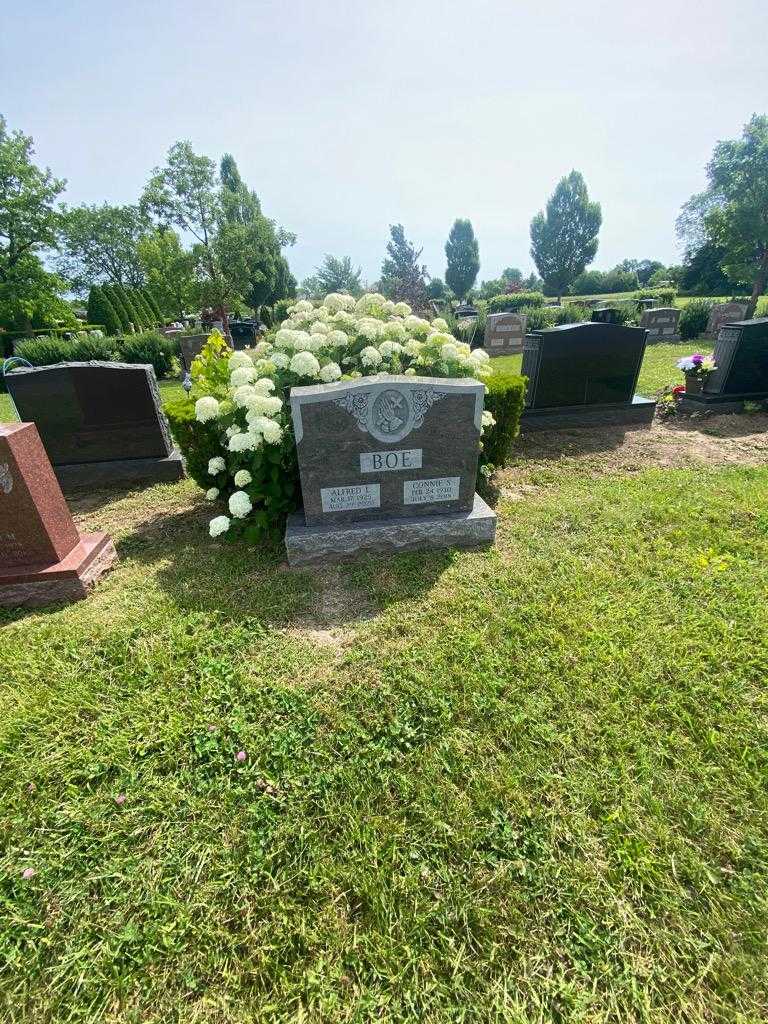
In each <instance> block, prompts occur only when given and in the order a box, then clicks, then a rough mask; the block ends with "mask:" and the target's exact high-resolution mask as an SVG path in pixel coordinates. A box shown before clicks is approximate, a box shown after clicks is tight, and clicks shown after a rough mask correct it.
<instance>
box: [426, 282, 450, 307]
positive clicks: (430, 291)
mask: <svg viewBox="0 0 768 1024" xmlns="http://www.w3.org/2000/svg"><path fill="white" fill-rule="evenodd" d="M448 294H449V293H448V289H447V288H446V286H445V282H444V281H441V280H440V278H439V277H433V278H430V281H429V284H428V285H427V295H428V296H429V298H430V299H434V300H435V301H436V302H442V301H444V300H445V299H447V298H448Z"/></svg>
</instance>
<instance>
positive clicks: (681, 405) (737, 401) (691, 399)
mask: <svg viewBox="0 0 768 1024" xmlns="http://www.w3.org/2000/svg"><path fill="white" fill-rule="evenodd" d="M745 402H768V392H763V393H762V394H757V395H754V394H753V395H728V394H725V395H723V394H720V395H711V394H707V393H706V392H702V394H700V395H685V396H684V397H683V398H681V399H680V400H679V402H678V405H677V408H678V409H679V410H680V412H684V413H689V414H690V413H694V412H697V413H701V412H711V413H714V414H715V415H718V416H719V415H720V414H721V413H729V412H744V403H745Z"/></svg>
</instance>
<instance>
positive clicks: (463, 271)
mask: <svg viewBox="0 0 768 1024" xmlns="http://www.w3.org/2000/svg"><path fill="white" fill-rule="evenodd" d="M445 258H446V260H447V264H448V265H447V266H446V269H445V283H446V284H447V285H448V287H449V288H450V289H451V291H452V292H453V293H454V294H455V295H456V296H457V297H458V298H459V299H463V298H464V297H465V296H466V294H467V292H468V291H470V289H471V288H472V286H473V285H474V283H475V281H476V280H477V273H478V271H479V270H480V250H479V247H478V244H477V239H476V238H475V232H474V231H473V230H472V224H471V222H470V221H468V220H460V219H459V220H456V221H454V224H453V227H452V228H451V232H450V234H449V235H448V241H447V242H446V243H445Z"/></svg>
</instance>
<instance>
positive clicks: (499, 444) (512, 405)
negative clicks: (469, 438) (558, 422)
mask: <svg viewBox="0 0 768 1024" xmlns="http://www.w3.org/2000/svg"><path fill="white" fill-rule="evenodd" d="M526 383H527V378H526V377H521V376H520V374H518V373H500V372H499V371H498V370H496V371H494V373H493V374H492V375H491V376H490V377H488V379H487V380H486V383H485V387H486V391H485V408H486V409H487V410H488V411H489V412H490V413H491V414H492V415H493V418H494V419H495V420H496V425H495V426H493V427H491V428H490V429H488V430H486V431H485V432H484V433H483V462H484V463H491V464H492V465H494V466H497V467H500V466H506V464H507V462H508V461H509V456H510V453H511V451H512V444H513V443H514V440H515V438H516V437H517V435H518V433H519V432H520V416H521V415H522V412H523V402H524V401H525V387H526Z"/></svg>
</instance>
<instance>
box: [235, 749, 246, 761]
mask: <svg viewBox="0 0 768 1024" xmlns="http://www.w3.org/2000/svg"><path fill="white" fill-rule="evenodd" d="M245 758H246V753H245V751H244V750H238V752H237V753H236V754H235V760H236V761H244V760H245Z"/></svg>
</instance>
